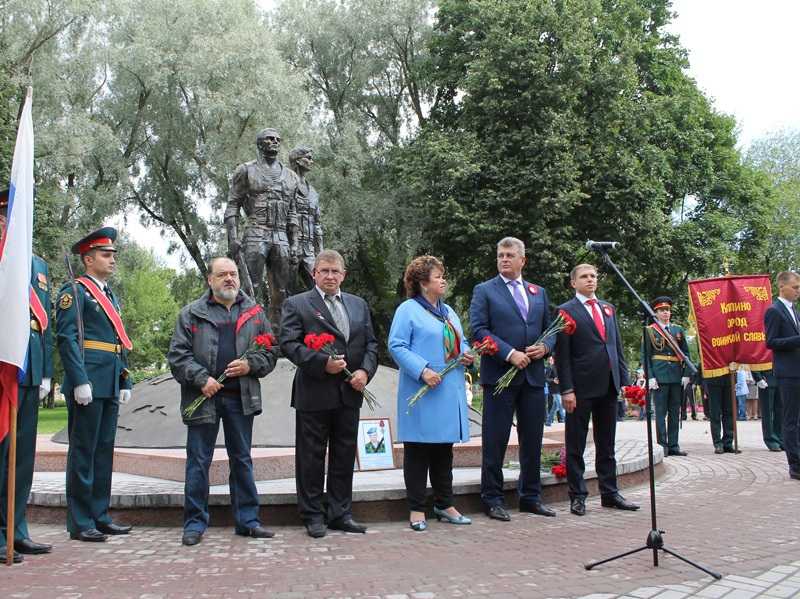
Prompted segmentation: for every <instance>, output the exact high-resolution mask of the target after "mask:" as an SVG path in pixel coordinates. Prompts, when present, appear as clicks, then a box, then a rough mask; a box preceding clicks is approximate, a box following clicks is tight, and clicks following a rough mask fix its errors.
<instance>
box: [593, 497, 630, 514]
mask: <svg viewBox="0 0 800 599" xmlns="http://www.w3.org/2000/svg"><path fill="white" fill-rule="evenodd" d="M600 505H602V506H603V507H611V508H615V509H618V510H628V511H631V512H635V511H636V510H638V509H639V506H638V505H636V504H635V503H631V502H630V501H628V500H627V499H625V498H624V497H623V496H622V495H612V496H610V497H601V498H600Z"/></svg>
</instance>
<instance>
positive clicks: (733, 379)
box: [730, 370, 739, 453]
mask: <svg viewBox="0 0 800 599" xmlns="http://www.w3.org/2000/svg"><path fill="white" fill-rule="evenodd" d="M730 377H731V405H732V406H733V451H734V452H736V453H739V429H738V426H737V424H736V423H737V422H738V420H739V418H738V411H737V406H736V375H735V374H734V371H733V370H731V371H730Z"/></svg>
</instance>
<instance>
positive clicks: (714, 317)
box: [689, 275, 772, 377]
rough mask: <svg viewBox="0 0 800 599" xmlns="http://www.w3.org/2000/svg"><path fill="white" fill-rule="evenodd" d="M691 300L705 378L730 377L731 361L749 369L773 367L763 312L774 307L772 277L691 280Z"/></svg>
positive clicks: (754, 276)
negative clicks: (770, 279)
mask: <svg viewBox="0 0 800 599" xmlns="http://www.w3.org/2000/svg"><path fill="white" fill-rule="evenodd" d="M689 301H690V303H691V306H692V312H694V316H695V319H696V323H697V339H698V342H699V343H698V344H699V346H700V359H701V360H702V361H703V376H704V377H714V376H720V375H723V374H727V373H728V372H730V369H729V367H728V365H729V364H730V363H731V362H734V363H735V364H736V365H737V366H738V365H739V364H748V365H749V366H750V370H769V369H770V368H772V352H771V351H769V350H768V349H767V344H766V339H767V337H766V334H765V333H764V312H765V311H766V309H767V308H769V307H770V306H771V305H772V291H771V288H770V284H769V275H742V276H734V277H720V278H717V279H701V280H699V281H689Z"/></svg>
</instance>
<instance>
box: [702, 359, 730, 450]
mask: <svg viewBox="0 0 800 599" xmlns="http://www.w3.org/2000/svg"><path fill="white" fill-rule="evenodd" d="M706 389H707V391H708V418H709V419H710V420H711V440H712V441H713V443H714V451H715V453H723V452H725V453H733V452H734V447H733V417H734V409H733V404H732V403H731V392H732V390H733V386H732V383H731V375H730V374H723V375H722V376H715V377H711V378H706ZM720 424H722V429H721V430H720Z"/></svg>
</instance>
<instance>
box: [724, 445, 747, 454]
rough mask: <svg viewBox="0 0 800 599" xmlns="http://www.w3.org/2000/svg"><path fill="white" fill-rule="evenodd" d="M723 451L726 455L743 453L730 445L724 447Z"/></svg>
mask: <svg viewBox="0 0 800 599" xmlns="http://www.w3.org/2000/svg"><path fill="white" fill-rule="evenodd" d="M722 451H724V452H725V453H742V450H741V449H734V448H733V447H731V446H730V445H726V446H725V447H723V448H722Z"/></svg>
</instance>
